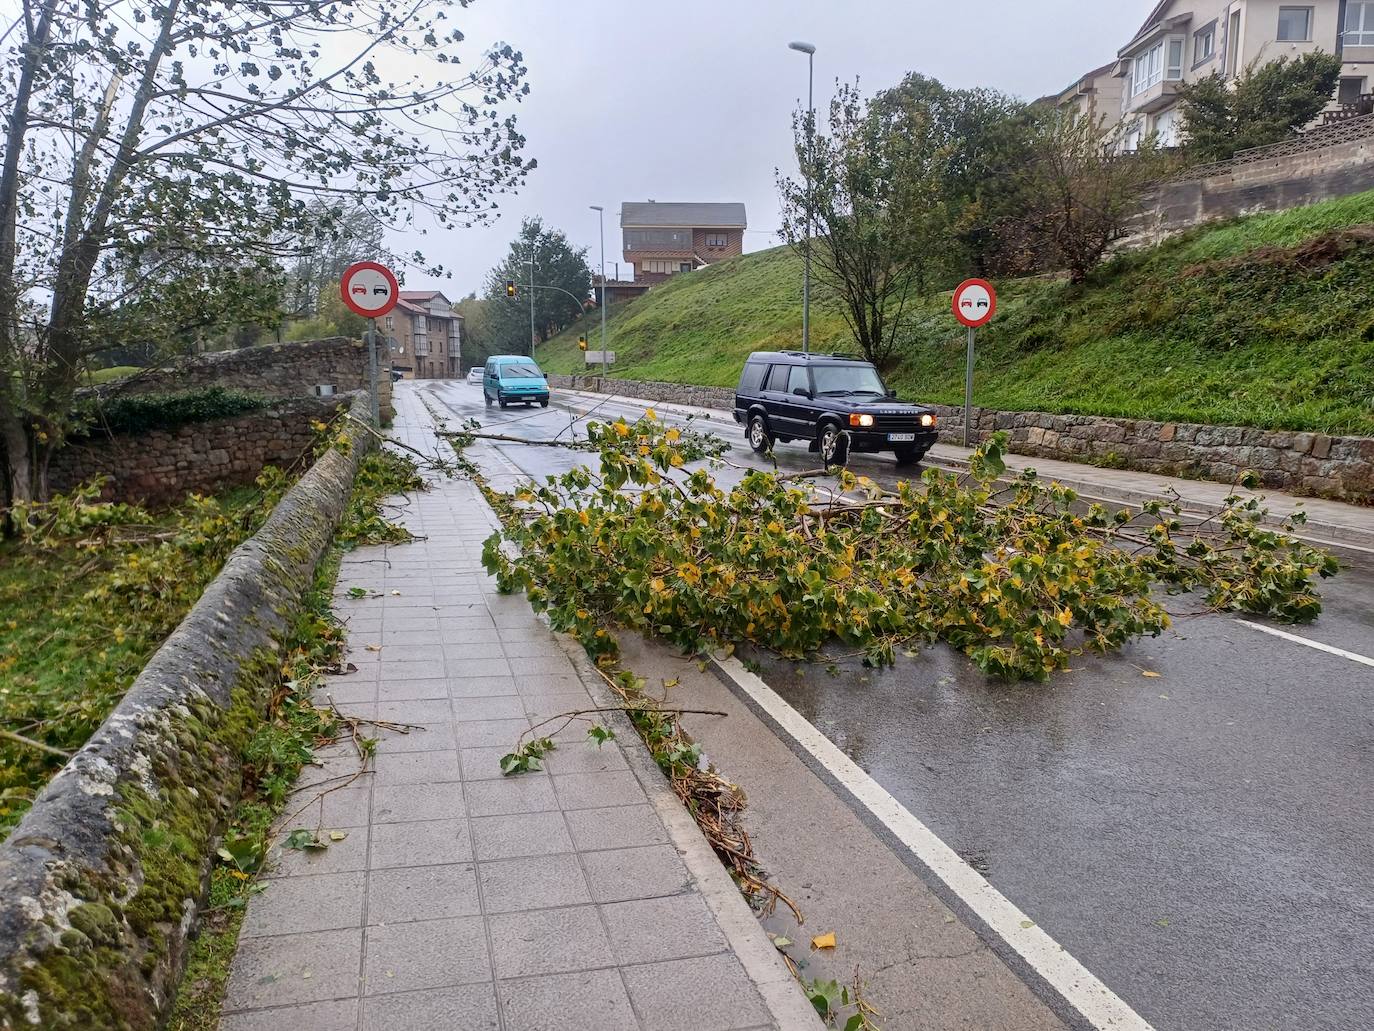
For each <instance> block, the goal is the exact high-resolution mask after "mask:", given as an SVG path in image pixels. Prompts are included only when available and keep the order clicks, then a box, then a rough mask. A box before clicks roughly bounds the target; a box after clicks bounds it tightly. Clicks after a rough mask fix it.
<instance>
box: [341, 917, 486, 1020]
mask: <svg viewBox="0 0 1374 1031" xmlns="http://www.w3.org/2000/svg"><path fill="white" fill-rule="evenodd" d="M490 978H491V957H490V956H488V955H487V939H486V935H485V933H484V932H483V929H482V918H481V917H479V916H470V917H464V918H457V919H443V920H424V921H421V922H419V923H405V924H389V925H387V926H386V927H369V928H368V929H367V962H366V964H365V966H364V970H363V980H364V989H363V991H364V994H365V995H369V996H373V995H386V994H389V993H392V992H409V991H413V990H415V989H420V988H445V987H449V986H451V985H461V984H473V983H475V982H481V981H489V980H490ZM488 990H490V987H489V986H488ZM428 1026H429V1027H435V1028H438V1027H446V1026H447V1025H444V1024H430V1025H428ZM458 1026H459V1027H461V1026H462V1025H458Z"/></svg>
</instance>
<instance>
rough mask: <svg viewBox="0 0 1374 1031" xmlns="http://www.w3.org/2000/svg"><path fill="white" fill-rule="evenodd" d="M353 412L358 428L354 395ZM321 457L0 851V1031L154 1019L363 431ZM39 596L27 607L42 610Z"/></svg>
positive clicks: (88, 1030) (165, 998) (178, 964)
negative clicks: (36, 603) (37, 603)
mask: <svg viewBox="0 0 1374 1031" xmlns="http://www.w3.org/2000/svg"><path fill="white" fill-rule="evenodd" d="M352 403H353V411H354V413H355V414H357V415H358V417H359V418H361V419H363V420H366V418H367V401H366V399H365V397H364V395H361V394H359V395H355V398H354V400H353V402H352ZM352 440H353V446H352V447H351V448H347V449H330V450H329V451H328V452H326V453H325V454H324V455H323V456H322V457H321V458H320V460H319V461H318V462H316V463H315V465H314V466H313V467H312V468H311V469H310V471H309V472H307V473H306V474H305V476H303V477H302V478H301V479H300V480H299V481H298V482H297V483H296V485H295V486H294V487H292V488H291V490H290V491H289V492H288V493H287V494H286V496H285V497H284V498H283V499H282V501H281V503H280V504H279V505H277V507H276V509H275V510H274V511H273V513H272V515H271V516H270V517H269V518H268V520H267V522H266V523H265V524H264V526H263V527H262V529H261V530H259V531H258V533H256V534H255V535H254V536H253V537H251V538H250V539H249V540H247V541H245V542H244V543H243V544H241V545H240V546H239V547H238V548H237V549H235V550H234V552H233V554H232V555H230V557H229V560H228V561H227V562H226V563H225V566H224V568H223V570H221V572H220V574H219V576H217V577H216V578H215V579H214V581H213V582H211V584H210V585H209V587H207V588H206V590H205V593H204V594H203V595H202V596H201V599H200V601H198V602H197V603H196V605H195V607H194V608H193V609H192V610H191V611H190V613H189V614H188V615H187V616H186V618H185V619H184V620H183V621H182V623H181V625H180V626H178V627H177V629H176V630H175V631H174V632H173V633H172V635H171V636H170V637H169V638H168V639H167V641H166V642H165V643H164V644H163V645H162V647H161V648H159V649H158V651H157V652H156V653H155V654H154V655H153V657H152V659H151V660H149V662H148V665H147V666H146V667H145V668H144V670H143V672H142V673H140V674H139V676H138V678H137V679H136V680H135V681H134V683H133V686H132V687H131V688H130V689H129V692H128V694H127V695H125V697H124V698H123V700H122V701H121V702H120V703H119V705H118V707H117V708H116V709H115V710H114V712H112V713H111V714H110V716H109V717H108V718H107V719H106V720H105V722H104V723H103V724H101V726H100V728H99V729H98V730H97V731H96V732H95V734H94V735H93V736H92V737H91V739H90V740H89V741H88V742H87V743H86V744H85V745H84V746H83V747H82V748H81V749H80V750H79V751H78V752H77V753H76V755H75V756H73V757H72V759H71V760H70V761H69V762H68V763H67V764H66V766H64V767H63V769H62V770H61V772H59V773H58V774H57V776H56V777H54V778H53V780H52V781H50V782H49V783H48V785H47V786H46V787H45V788H44V789H43V791H42V792H41V793H40V794H39V796H38V798H37V800H36V801H35V802H34V804H33V808H32V809H30V810H29V812H28V814H27V815H25V817H24V819H23V821H22V822H21V823H20V824H19V826H18V827H16V828H15V830H14V832H13V833H12V834H11V835H10V837H9V838H8V840H6V841H5V842H4V843H3V844H0V1028H4V1029H6V1031H11V1029H13V1031H18V1029H21V1028H31V1027H34V1028H38V1027H41V1028H71V1029H73V1031H75V1029H81V1031H105V1029H115V1028H118V1029H121V1031H124V1029H145V1028H146V1029H151V1028H154V1027H157V1026H158V1025H159V1022H160V1020H161V1018H163V1017H165V1015H166V1013H167V1010H168V1008H169V1006H170V1004H171V1002H172V999H173V997H174V994H175V991H176V986H177V982H178V980H179V978H180V976H181V972H182V970H183V968H184V966H185V961H186V946H187V936H188V934H189V932H190V930H191V928H192V927H193V926H194V925H195V921H196V916H197V912H198V909H199V907H200V905H201V903H202V900H203V899H204V897H205V890H206V887H207V884H208V878H209V872H210V868H211V864H212V861H213V856H214V851H215V844H216V842H217V840H218V837H219V835H220V834H221V833H222V832H223V829H224V826H225V823H226V820H227V818H228V815H229V813H230V812H231V811H232V809H233V807H234V805H235V803H236V802H237V799H238V795H239V789H240V785H241V767H240V755H241V754H242V748H243V745H244V744H245V743H246V741H247V739H248V737H249V736H250V735H251V733H252V732H253V729H254V728H255V727H256V726H257V725H258V724H259V722H260V721H261V718H262V716H263V714H264V712H265V711H266V707H267V704H268V701H269V698H270V694H271V691H272V689H273V687H274V685H275V683H276V673H277V668H278V666H279V665H280V661H281V660H280V655H279V652H280V649H281V647H282V644H283V642H284V640H285V638H286V636H287V634H288V633H289V629H290V626H291V623H292V620H293V618H294V617H295V615H296V614H297V613H298V612H299V610H300V605H301V599H302V597H303V595H304V593H305V591H306V590H307V589H308V587H309V586H310V584H311V582H312V579H313V577H314V575H315V567H316V564H317V563H318V561H319V559H320V556H321V555H322V554H323V553H324V550H325V548H326V547H327V546H328V544H329V542H330V540H331V538H332V536H333V533H334V529H335V526H336V525H337V523H338V520H339V517H340V516H341V514H342V513H343V510H344V507H345V505H346V504H347V502H348V497H349V492H350V491H351V489H352V485H353V478H354V476H355V475H356V473H357V469H358V463H359V462H360V461H361V459H362V457H363V455H364V454H366V453H367V451H368V449H370V448H371V447H372V446H374V442H375V438H374V437H373V436H372V434H370V433H367V432H365V431H361V430H360V431H359V432H357V433H355V434H353V435H352ZM40 603H41V600H40Z"/></svg>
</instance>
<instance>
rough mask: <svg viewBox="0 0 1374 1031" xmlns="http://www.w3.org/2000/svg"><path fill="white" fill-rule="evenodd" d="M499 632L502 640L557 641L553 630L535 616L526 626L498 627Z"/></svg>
mask: <svg viewBox="0 0 1374 1031" xmlns="http://www.w3.org/2000/svg"><path fill="white" fill-rule="evenodd" d="M497 633H498V634H499V635H500V637H501V640H502V641H551V642H554V643H555V644H556V643H557V638H555V637H554V635H553V631H552V630H550V629H549V628H548V627H546V626H544V625H543V624H542V623H540V622H538V621H537V620H536V619H535V618H534V617H533V616H531V617H530V619H529V621H528V622H527V624H526V625H524V626H503V627H497Z"/></svg>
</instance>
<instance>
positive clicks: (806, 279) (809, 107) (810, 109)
mask: <svg viewBox="0 0 1374 1031" xmlns="http://www.w3.org/2000/svg"><path fill="white" fill-rule="evenodd" d="M787 46H788V49H790V50H796V51H798V52H799V53H802V54H805V55H806V242H805V244H804V245H803V248H802V253H803V254H804V256H805V263H806V265H805V271H804V272H803V273H802V352H803V353H805V354H810V353H811V165H812V162H813V160H814V158H815V146H814V141H815V138H816V102H815V99H814V97H815V94H814V91H813V86H814V83H815V70H816V47H815V45H814V44H812V43H802V42H793V43H788V44H787Z"/></svg>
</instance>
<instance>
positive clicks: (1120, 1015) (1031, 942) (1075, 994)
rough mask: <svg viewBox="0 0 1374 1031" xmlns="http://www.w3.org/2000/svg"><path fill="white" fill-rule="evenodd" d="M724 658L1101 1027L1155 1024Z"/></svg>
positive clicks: (795, 735)
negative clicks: (1128, 1003) (1149, 1021)
mask: <svg viewBox="0 0 1374 1031" xmlns="http://www.w3.org/2000/svg"><path fill="white" fill-rule="evenodd" d="M716 662H717V665H719V666H720V667H721V669H723V670H724V671H725V673H726V674H727V675H728V676H729V677H730V678H731V679H732V680H733V681H734V682H735V683H736V684H737V685H739V687H740V688H741V689H742V690H743V691H744V692H745V693H746V694H748V695H749V697H750V698H752V699H753V700H754V701H755V702H757V703H758V705H759V706H760V707H761V708H762V709H763V711H764V712H766V713H768V715H769V716H771V717H772V718H773V719H774V720H775V721H777V723H778V725H779V726H780V727H782V729H783V730H785V731H786V732H787V733H788V734H789V735H791V737H792V739H793V740H795V741H796V742H797V744H799V745H801V746H802V748H804V749H806V751H807V752H809V753H810V754H811V755H812V756H813V757H814V758H815V759H816V761H817V762H819V763H820V764H821V765H822V766H823V767H825V769H826V770H827V771H829V773H830V774H831V776H833V777H834V778H835V779H836V780H838V781H839V782H840V783H841V784H842V785H844V787H845V788H846V789H847V790H848V791H849V792H851V793H852V794H853V795H854V797H855V798H857V799H858V800H859V802H860V803H862V804H863V805H864V806H865V807H867V809H868V811H869V812H871V813H872V814H873V815H874V816H876V817H877V818H878V819H879V820H881V821H882V822H883V825H884V826H885V827H887V829H888V830H890V831H891V832H892V833H893V834H895V835H896V836H897V838H898V840H899V841H901V842H902V844H904V845H905V846H906V847H907V848H909V849H910V850H911V851H912V853H913V854H914V855H915V856H916V858H917V859H919V860H920V861H921V862H922V863H924V864H925V865H926V867H927V868H928V869H929V870H930V871H931V872H932V873H933V874H935V876H937V877H939V878H940V880H942V881H944V883H945V884H946V885H947V886H948V887H949V889H950V890H951V891H953V892H954V894H955V895H957V896H958V897H959V899H960V900H961V901H963V903H964V904H965V905H967V906H968V907H969V908H970V909H971V910H973V912H974V913H976V914H977V915H978V917H979V918H980V919H981V920H982V921H983V922H984V923H985V924H987V926H988V927H989V928H990V929H991V930H992V932H993V933H994V934H996V935H997V936H998V937H999V938H1001V939H1002V940H1003V941H1005V942H1006V943H1007V944H1008V945H1010V946H1011V947H1012V948H1013V949H1015V950H1016V951H1017V952H1018V953H1019V954H1020V955H1021V957H1022V958H1023V959H1024V960H1025V961H1026V963H1027V964H1029V965H1030V967H1031V969H1032V970H1034V971H1035V972H1036V973H1037V974H1039V975H1040V976H1041V977H1043V978H1044V979H1045V981H1046V982H1048V984H1049V985H1050V987H1051V988H1053V989H1054V990H1055V991H1056V992H1058V993H1059V994H1060V995H1061V996H1062V997H1063V999H1064V1001H1065V1002H1067V1003H1068V1004H1069V1005H1070V1006H1072V1007H1073V1008H1074V1009H1075V1010H1077V1011H1078V1012H1079V1013H1080V1014H1082V1015H1083V1017H1084V1019H1085V1020H1087V1021H1088V1022H1089V1023H1090V1024H1092V1026H1093V1027H1095V1028H1099V1029H1107V1028H1110V1029H1112V1031H1119V1029H1131V1031H1151V1027H1150V1024H1149V1023H1148V1022H1147V1021H1146V1020H1145V1019H1144V1018H1143V1017H1141V1016H1140V1014H1138V1013H1136V1012H1135V1010H1133V1009H1131V1007H1130V1006H1128V1005H1127V1004H1126V1003H1125V1002H1124V1001H1122V999H1121V998H1120V997H1118V996H1117V995H1116V994H1115V993H1114V992H1113V991H1112V990H1111V989H1110V988H1108V987H1107V986H1106V985H1105V984H1103V983H1102V982H1101V981H1100V980H1098V978H1097V977H1096V976H1094V975H1093V973H1092V972H1091V971H1089V970H1088V969H1087V968H1086V967H1084V966H1083V965H1082V964H1081V963H1079V962H1078V960H1076V959H1074V958H1073V956H1071V955H1069V953H1068V952H1067V951H1065V949H1064V947H1063V946H1062V945H1060V944H1059V943H1058V942H1056V941H1055V940H1054V939H1053V938H1051V937H1050V936H1049V935H1048V934H1046V933H1045V932H1044V931H1043V930H1041V929H1040V927H1039V926H1038V925H1037V924H1036V923H1035V922H1034V921H1033V920H1031V919H1030V918H1029V917H1027V916H1026V914H1025V913H1023V912H1022V911H1021V910H1020V909H1018V908H1017V907H1016V906H1015V905H1014V904H1013V903H1012V902H1011V901H1010V900H1009V899H1008V898H1007V897H1006V896H1005V895H1003V894H1002V893H1001V892H999V891H998V890H997V889H996V888H994V887H993V886H992V885H991V884H989V883H988V882H987V881H986V880H985V879H984V878H983V877H982V876H980V875H979V874H978V873H977V871H975V870H974V869H973V868H972V867H970V866H969V865H968V864H967V863H965V862H964V861H963V860H962V859H960V858H959V855H958V853H956V852H955V851H954V850H953V849H952V848H950V847H949V846H948V845H946V844H945V843H944V842H943V841H941V840H940V839H939V838H938V837H936V835H935V833H934V832H933V831H932V830H930V828H928V827H927V826H926V825H925V824H923V823H922V822H921V821H920V820H918V819H916V817H915V816H913V815H912V814H911V812H910V811H909V810H908V809H907V808H906V807H905V806H903V805H902V803H900V802H898V801H897V800H896V799H895V798H893V797H892V795H890V794H889V793H888V792H887V791H886V790H885V789H884V788H883V787H882V785H880V784H879V783H878V782H877V781H875V780H874V779H873V778H872V777H870V776H869V775H868V774H867V773H865V772H864V771H863V770H862V769H861V768H860V767H859V766H858V764H857V763H855V762H854V761H853V760H852V759H850V758H849V756H847V755H845V753H844V752H842V751H841V750H840V749H839V748H838V747H836V746H835V744H834V743H833V742H831V741H830V739H829V738H827V737H826V736H825V735H824V734H822V733H821V732H820V731H819V730H817V729H816V728H815V727H814V726H812V725H811V723H809V722H808V721H807V720H806V719H805V717H803V716H802V715H801V714H800V713H799V712H797V710H796V709H794V708H792V706H791V705H789V704H788V703H787V702H786V701H785V700H784V699H783V698H782V697H781V696H779V695H778V694H777V693H776V692H775V691H774V690H773V689H772V688H770V687H769V686H768V685H767V684H765V683H764V682H763V681H762V680H760V679H759V678H758V677H757V676H755V675H754V674H753V673H750V672H749V671H748V670H747V669H745V668H744V666H743V664H742V663H740V661H739V660H738V659H734V658H730V659H717V660H716Z"/></svg>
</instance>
